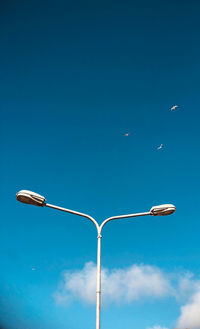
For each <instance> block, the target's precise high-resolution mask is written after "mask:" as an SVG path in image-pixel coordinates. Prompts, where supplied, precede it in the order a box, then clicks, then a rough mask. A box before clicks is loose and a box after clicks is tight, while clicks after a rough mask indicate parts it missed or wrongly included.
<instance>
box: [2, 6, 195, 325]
mask: <svg viewBox="0 0 200 329" xmlns="http://www.w3.org/2000/svg"><path fill="white" fill-rule="evenodd" d="M199 16H200V3H199V2H198V1H195V0H191V1H185V0H181V1H177V0H174V1H170V0H168V1H155V0H153V1H147V0H146V1H144V0H142V1H125V2H123V1H87V2H85V1H62V0H58V1H56V2H55V1H38V0H34V1H33V0H29V1H17V2H16V1H9V0H8V1H5V0H2V1H1V4H0V42H1V52H0V66H1V69H0V72H1V74H0V99H1V101H0V107H1V120H0V125H1V130H0V137H1V162H0V168H1V220H0V232H1V238H0V251H1V253H0V254H1V257H0V268H1V271H0V293H1V294H0V309H1V311H0V325H2V328H5V329H24V328H25V329H36V328H37V329H40V328H42V329H67V328H68V329H81V328H84V329H86V328H87V329H92V328H94V327H95V305H88V304H87V301H85V302H84V301H82V302H81V301H79V300H72V301H71V302H70V303H68V304H67V305H60V304H58V303H56V300H55V292H56V291H57V289H58V287H59V285H60V282H61V281H62V273H63V271H65V270H68V271H72V272H73V271H78V270H79V271H82V269H83V268H84V265H85V263H87V262H89V261H92V262H94V263H95V262H96V232H95V228H94V227H93V226H92V224H91V223H90V222H89V221H87V220H84V219H82V218H79V217H76V216H72V215H68V214H64V213H61V212H58V211H54V210H51V209H46V208H44V209H41V208H37V207H32V206H28V205H23V204H20V203H18V202H17V201H16V199H15V194H16V192H17V191H18V190H21V189H30V190H32V191H35V192H38V193H40V194H42V195H45V196H46V198H47V201H48V202H49V203H54V204H57V205H60V206H64V207H67V208H71V209H75V210H77V211H81V212H86V213H89V214H90V215H92V216H94V217H95V218H96V219H97V220H98V221H99V222H101V221H102V220H103V219H105V218H106V217H109V216H112V215H118V214H119V215H120V214H124V213H129V212H138V211H148V210H149V209H150V208H151V206H153V205H156V204H160V203H174V204H175V205H176V207H177V212H176V214H174V215H173V216H170V217H163V218H162V217H159V218H153V217H151V218H150V217H144V218H140V219H137V220H135V221H133V220H131V219H127V220H124V221H115V222H111V223H110V224H108V225H107V226H106V227H105V229H104V232H103V241H102V265H103V267H104V268H107V269H108V270H110V271H113V269H116V268H117V269H124V270H126V269H127V268H129V267H131V266H132V265H133V264H137V266H139V267H140V266H141V264H143V265H144V266H146V265H150V266H153V267H155V268H158V269H159V270H160V271H161V272H162V273H165V275H166V276H167V277H168V279H169V278H171V277H174V276H175V277H177V276H178V277H179V276H180V277H184V275H185V273H187V272H191V273H193V274H194V277H193V278H194V280H196V282H198V280H199V278H200V264H199V252H200V245H199V230H200V223H199V182H200V173H199V165H200V154H199V137H200V136H199V135H200V132H199V119H200V114H199V108H200V99H199V82H200V62H199V58H200V57H199V56H200V21H199ZM175 104H178V105H179V106H180V107H179V108H178V109H177V110H176V111H174V112H170V110H169V109H170V107H171V106H173V105H175ZM127 132H130V133H131V134H130V136H128V137H125V136H123V135H124V134H125V133H127ZM161 143H163V145H164V146H163V148H162V149H161V150H159V151H158V150H157V147H158V146H159V145H160V144H161ZM32 267H34V268H35V270H32ZM169 280H171V279H169ZM172 281H173V279H172ZM170 282H171V281H170ZM171 284H172V285H173V284H174V283H171ZM190 294H192V292H190ZM188 296H189V295H188ZM184 298H185V297H184ZM188 298H191V296H189V297H188ZM188 300H189V299H188ZM188 300H186V299H181V297H178V298H177V299H176V298H174V297H173V296H167V297H163V298H161V299H160V298H152V297H151V296H149V297H145V298H143V297H141V298H139V299H138V300H133V301H131V302H127V303H124V304H123V303H122V304H121V303H119V305H113V304H112V303H111V304H110V305H108V306H105V307H103V310H102V329H122V328H123V329H124V328H125V329H133V328H137V329H146V328H147V327H149V328H150V327H151V328H153V326H154V325H156V324H158V325H160V326H162V327H166V328H169V329H172V328H174V327H175V325H176V324H177V319H178V318H179V317H180V312H181V311H180V308H181V306H182V305H184V304H187V303H188ZM191 328H192V325H191ZM192 329H193V328H192Z"/></svg>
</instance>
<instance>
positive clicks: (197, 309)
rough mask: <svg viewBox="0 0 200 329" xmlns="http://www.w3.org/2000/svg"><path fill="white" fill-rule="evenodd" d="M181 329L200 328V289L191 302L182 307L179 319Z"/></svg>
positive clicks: (178, 325)
mask: <svg viewBox="0 0 200 329" xmlns="http://www.w3.org/2000/svg"><path fill="white" fill-rule="evenodd" d="M177 327H178V328H179V329H185V328H190V329H199V328H200V290H199V291H198V292H196V293H195V294H194V295H193V296H192V297H191V298H190V300H189V302H188V303H187V304H186V305H184V306H182V307H181V315H180V317H179V319H178V321H177Z"/></svg>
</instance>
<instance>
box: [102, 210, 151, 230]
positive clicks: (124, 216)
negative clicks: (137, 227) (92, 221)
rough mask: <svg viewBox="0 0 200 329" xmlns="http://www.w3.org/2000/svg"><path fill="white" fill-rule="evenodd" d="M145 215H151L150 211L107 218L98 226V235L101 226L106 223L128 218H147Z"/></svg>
mask: <svg viewBox="0 0 200 329" xmlns="http://www.w3.org/2000/svg"><path fill="white" fill-rule="evenodd" d="M147 215H151V213H150V211H148V212H141V213H136V214H128V215H120V216H112V217H109V218H107V219H105V220H104V221H103V223H101V225H100V228H99V230H100V233H101V231H102V228H103V226H104V225H105V224H106V223H108V222H109V221H110V220H114V219H123V218H130V217H139V216H147Z"/></svg>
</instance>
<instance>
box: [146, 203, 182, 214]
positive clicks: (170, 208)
mask: <svg viewBox="0 0 200 329" xmlns="http://www.w3.org/2000/svg"><path fill="white" fill-rule="evenodd" d="M175 210H176V207H175V206H174V205H173V204H162V205H160V206H154V207H152V208H151V209H150V215H152V216H167V215H171V214H173V213H174V212H175Z"/></svg>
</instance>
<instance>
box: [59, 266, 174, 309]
mask: <svg viewBox="0 0 200 329" xmlns="http://www.w3.org/2000/svg"><path fill="white" fill-rule="evenodd" d="M101 279H102V303H103V304H109V303H115V304H120V303H130V302H132V301H134V300H138V299H141V298H147V297H151V298H152V297H154V298H163V297H166V296H171V295H174V290H173V288H172V286H171V284H170V281H169V280H168V278H167V276H166V275H165V274H164V273H163V272H161V271H160V270H159V269H158V268H157V267H155V266H150V265H135V264H134V265H132V266H130V267H128V268H126V269H113V270H109V269H106V268H102V275H101ZM54 298H55V300H56V302H57V303H58V304H66V303H69V302H71V301H73V300H78V301H81V302H86V303H89V304H95V302H96V264H94V263H93V262H88V263H86V264H85V265H84V267H83V269H81V270H78V271H65V272H64V273H63V275H62V281H61V283H60V286H59V289H58V290H57V291H56V293H55V294H54Z"/></svg>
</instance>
